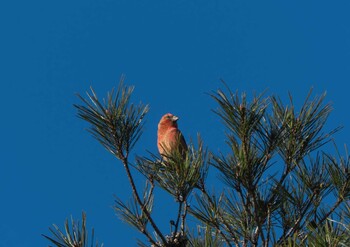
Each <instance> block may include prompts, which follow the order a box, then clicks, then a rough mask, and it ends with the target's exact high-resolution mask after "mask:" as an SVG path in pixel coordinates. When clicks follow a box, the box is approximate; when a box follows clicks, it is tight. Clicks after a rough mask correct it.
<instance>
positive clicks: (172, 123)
mask: <svg viewBox="0 0 350 247" xmlns="http://www.w3.org/2000/svg"><path fill="white" fill-rule="evenodd" d="M178 120H179V118H178V117H177V116H175V115H173V114H171V113H167V114H165V115H164V116H163V117H162V118H161V119H160V121H159V124H158V133H157V134H158V140H157V145H158V151H159V153H160V155H161V156H162V158H163V159H165V160H167V158H168V157H169V156H172V155H176V154H180V155H181V156H182V158H185V157H186V153H187V144H186V141H185V138H184V136H183V135H182V133H181V131H180V130H179V129H178V126H177V121H178Z"/></svg>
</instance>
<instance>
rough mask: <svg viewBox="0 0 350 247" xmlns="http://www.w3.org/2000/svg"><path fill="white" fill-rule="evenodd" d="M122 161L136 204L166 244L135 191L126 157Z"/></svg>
mask: <svg viewBox="0 0 350 247" xmlns="http://www.w3.org/2000/svg"><path fill="white" fill-rule="evenodd" d="M122 162H123V165H124V168H125V170H126V174H127V176H128V179H129V182H130V184H131V188H132V192H133V194H134V197H135V198H136V200H137V202H138V204H139V205H140V207H141V210H142V212H143V213H144V214H145V215H146V217H147V219H148V221H149V222H150V223H151V225H152V227H153V229H154V230H155V232H156V233H157V234H158V236H159V237H160V238H161V239H162V241H163V243H164V244H166V243H167V241H166V239H165V237H164V236H163V234H162V232H161V231H160V230H159V228H158V226H157V225H156V224H155V222H154V221H153V219H152V217H151V215H150V213H149V212H148V210H147V208H146V205H145V204H144V203H143V202H142V200H141V198H140V196H139V194H138V192H137V189H136V186H135V182H134V179H133V177H132V175H131V172H130V168H129V164H128V160H127V158H126V157H123V159H122ZM157 245H158V246H159V244H157Z"/></svg>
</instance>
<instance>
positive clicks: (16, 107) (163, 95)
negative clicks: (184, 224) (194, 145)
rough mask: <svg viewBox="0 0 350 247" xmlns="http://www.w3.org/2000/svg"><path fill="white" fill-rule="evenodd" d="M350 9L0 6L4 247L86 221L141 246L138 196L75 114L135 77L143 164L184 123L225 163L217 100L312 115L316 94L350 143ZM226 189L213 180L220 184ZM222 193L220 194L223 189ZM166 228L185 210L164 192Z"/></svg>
mask: <svg viewBox="0 0 350 247" xmlns="http://www.w3.org/2000/svg"><path fill="white" fill-rule="evenodd" d="M349 11H350V2H349V1H336V2H332V3H331V2H329V1H233V0H221V1H218V0H213V1H208V0H194V1H183V0H177V1H170V0H155V1H133V0H119V1H112V0H108V1H107V0H104V1H102V0H101V1H97V0H95V1H92V0H84V1H82V0H77V1H65V0H63V1H21V0H17V1H3V2H2V3H0V35H1V36H0V37H1V38H0V82H1V85H2V96H1V98H0V101H1V115H2V117H1V119H2V121H1V124H0V126H1V128H0V130H1V142H0V145H1V148H0V154H1V155H0V196H1V206H0V208H1V210H0V218H1V221H0V247H12V246H14V247H17V246H18V247H19V246H21V247H26V246H47V244H48V242H47V241H46V240H45V239H43V238H42V237H41V236H40V234H42V233H44V234H48V233H49V232H48V227H49V226H51V224H52V223H56V224H58V225H59V226H62V225H63V222H64V220H65V219H66V218H67V217H70V215H73V217H74V218H80V215H81V211H82V210H84V211H85V212H86V213H87V217H88V227H89V228H91V227H94V228H95V233H96V236H97V238H98V239H99V241H100V242H104V243H105V246H106V247H107V246H135V244H134V243H135V238H136V237H140V235H139V234H138V233H137V232H136V231H134V230H133V229H131V228H129V227H128V226H127V225H125V224H124V223H122V222H120V221H119V220H118V219H117V217H116V216H115V215H114V212H113V210H112V205H113V195H114V194H115V195H117V196H119V197H121V198H124V199H127V198H129V195H130V193H131V191H130V189H129V187H128V184H127V180H126V177H125V174H124V170H123V169H122V166H121V164H120V163H119V162H118V161H117V160H116V159H114V158H113V157H112V156H111V155H110V154H109V153H108V152H107V151H105V150H104V149H103V148H102V146H100V145H99V144H98V143H97V142H96V141H95V140H94V139H93V138H92V137H91V136H90V135H89V134H88V133H87V132H86V131H85V130H84V129H85V128H87V127H88V125H87V124H86V123H84V122H83V121H81V120H79V119H78V118H77V117H76V110H75V109H74V108H73V106H72V104H74V103H79V101H78V99H77V98H76V96H75V94H76V93H81V94H83V93H84V92H85V91H86V90H88V89H89V87H90V86H92V87H93V88H94V89H95V90H96V91H97V93H98V95H100V97H103V96H104V95H105V94H106V92H107V91H108V90H110V89H111V88H112V87H116V86H117V85H118V81H119V78H120V76H121V75H122V74H125V75H126V83H127V84H129V85H135V87H136V89H135V93H134V95H133V100H134V102H136V103H138V102H140V101H142V102H144V103H148V104H149V105H150V113H149V114H148V116H147V123H146V125H145V133H144V135H143V136H142V138H141V140H140V142H139V143H138V144H137V146H136V148H135V152H134V153H135V154H136V153H137V154H139V155H142V154H146V151H145V150H150V151H152V152H156V150H157V149H156V128H157V123H158V121H159V119H160V117H161V116H162V115H163V114H164V113H167V112H172V113H174V114H176V115H178V116H179V117H180V122H179V125H180V128H181V130H182V132H183V133H184V135H185V137H186V139H188V140H189V139H190V138H194V139H195V138H196V134H197V133H198V132H199V133H201V135H202V137H203V139H204V141H205V142H206V144H207V145H208V146H209V148H210V149H211V150H213V151H218V150H219V149H221V150H223V149H224V148H225V146H224V139H223V138H224V130H223V127H222V125H221V124H220V121H219V120H218V119H217V118H216V116H215V115H214V114H213V113H212V112H211V109H213V108H215V107H216V105H215V103H214V102H213V100H212V99H211V98H210V97H209V96H208V95H207V94H206V93H207V92H211V91H212V90H216V89H218V88H219V87H222V84H221V83H220V79H224V80H225V81H226V83H227V84H228V85H229V86H230V87H231V89H232V90H236V89H237V90H239V91H246V92H247V93H248V94H249V95H252V94H253V93H254V92H256V93H260V92H262V91H263V90H265V89H268V91H267V94H278V95H280V96H281V97H282V98H286V97H287V93H288V91H289V92H291V93H292V94H293V95H294V98H295V100H296V102H300V101H302V100H303V99H304V97H305V96H306V95H307V92H308V91H309V89H310V88H311V87H313V88H314V92H315V93H316V94H320V93H322V92H324V91H327V100H328V101H330V102H332V103H333V107H334V111H333V113H332V114H331V118H330V120H329V124H328V126H329V127H330V128H332V127H333V128H334V127H337V126H338V125H343V126H344V129H343V130H342V132H340V133H339V134H337V135H336V140H337V143H338V145H339V146H340V147H342V146H343V145H344V143H346V142H348V136H349V134H350V118H349V110H348V105H349V89H350V86H349V82H350V73H349V71H350V28H349V23H350V15H349ZM209 182H213V181H209ZM213 184H214V183H213ZM157 198H158V199H156V203H158V204H157V205H158V208H157V211H158V214H157V217H156V220H158V221H162V222H164V219H166V222H164V223H163V224H162V227H163V228H164V229H167V227H168V219H169V220H170V218H171V217H172V216H171V215H168V211H171V210H170V209H171V208H172V204H173V201H172V200H171V199H169V198H167V197H166V196H165V195H164V193H162V192H160V191H158V197H157Z"/></svg>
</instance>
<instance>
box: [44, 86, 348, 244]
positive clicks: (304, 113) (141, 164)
mask: <svg viewBox="0 0 350 247" xmlns="http://www.w3.org/2000/svg"><path fill="white" fill-rule="evenodd" d="M133 89H134V88H133V87H128V86H125V85H124V83H123V80H121V82H120V84H119V87H118V90H117V91H116V92H114V91H113V90H112V91H111V92H110V93H109V94H108V95H107V98H106V99H105V100H102V101H100V100H99V99H98V98H97V95H96V93H95V92H94V91H93V89H91V92H90V93H87V98H84V97H82V96H80V95H79V96H78V97H79V98H80V100H81V102H82V104H80V105H79V104H78V105H75V107H76V108H77V110H78V116H79V117H80V118H81V119H83V120H85V121H87V122H88V123H89V124H90V129H89V131H90V132H91V134H92V135H93V136H94V137H95V138H96V139H97V140H98V141H99V142H100V143H101V144H102V145H103V147H104V148H105V149H106V150H107V151H109V152H110V153H112V154H113V155H114V156H115V157H116V158H117V159H118V160H119V161H120V163H121V164H122V165H123V167H124V169H125V174H126V176H127V177H128V180H129V183H130V186H131V189H132V195H131V198H132V199H131V200H130V201H128V202H125V201H123V200H121V199H120V198H116V201H115V207H114V209H115V211H116V212H117V214H118V215H119V217H120V218H121V219H122V220H123V221H125V222H126V223H127V224H129V225H130V226H132V227H134V228H136V229H137V230H138V231H139V232H140V234H142V235H144V237H145V239H146V242H144V243H143V242H141V241H139V242H138V245H139V246H157V247H161V246H164V247H165V246H166V247H172V246H193V247H199V246H243V247H244V246H350V221H349V220H350V207H349V205H348V201H349V197H350V181H349V176H350V162H349V156H348V155H347V154H346V155H345V157H344V156H343V155H341V154H340V151H338V149H337V148H336V154H335V155H333V154H331V153H330V152H327V150H328V149H329V148H327V150H325V148H324V145H325V144H328V143H329V142H330V143H331V144H332V143H333V145H334V147H336V145H335V144H334V142H333V134H334V133H336V132H337V131H339V129H340V128H335V129H334V130H331V131H326V130H325V124H326V122H327V119H328V117H329V114H330V113H331V111H332V107H331V105H330V104H325V103H324V101H325V94H322V95H321V96H315V97H313V98H312V93H311V92H310V93H309V95H308V96H307V97H306V99H305V102H304V104H303V105H302V106H301V107H300V109H298V108H297V107H296V106H295V105H294V103H293V98H292V96H291V95H289V99H290V100H289V102H288V104H284V103H283V102H282V100H281V99H280V98H278V97H276V96H264V95H263V94H261V95H258V96H254V97H252V100H248V97H247V96H246V94H245V93H238V92H232V91H231V90H230V89H229V88H228V87H227V86H226V85H225V89H224V90H217V91H215V92H212V93H211V94H210V96H211V98H212V99H213V100H214V101H215V102H216V103H217V104H218V107H217V109H215V110H214V114H216V116H217V117H218V118H220V119H221V121H222V123H223V125H224V127H225V129H226V140H225V141H224V142H225V143H226V145H227V147H228V150H229V152H228V153H215V152H210V151H208V150H207V148H206V147H205V145H204V143H203V141H202V140H201V138H200V136H198V141H197V145H195V144H193V143H190V144H189V148H188V151H187V155H186V158H185V159H184V158H183V156H182V155H180V154H171V155H170V157H168V158H167V159H166V160H164V159H162V158H161V157H160V155H159V154H147V155H146V156H137V158H135V160H133V161H132V160H130V155H129V154H130V153H131V151H132V150H133V147H134V145H135V143H136V142H137V141H138V140H139V138H140V137H141V134H142V131H143V127H144V123H145V121H144V119H145V116H146V115H147V113H148V111H149V107H148V106H147V105H143V104H139V105H135V104H132V103H131V95H132V92H133ZM209 167H212V168H213V169H210V171H211V172H215V171H217V172H218V173H219V175H220V176H219V178H218V179H220V180H221V181H222V182H223V184H224V185H225V188H224V189H223V191H221V192H220V193H215V192H213V191H211V190H209V189H208V188H212V187H213V185H212V184H208V182H207V181H206V177H207V174H208V172H209ZM135 173H141V174H142V175H143V176H144V177H145V186H144V188H142V189H140V188H137V186H136V185H135V181H134V175H133V174H135ZM155 187H160V188H162V189H164V190H165V191H166V192H167V193H168V194H169V196H171V197H173V198H174V203H176V204H177V208H178V209H177V212H176V215H177V217H176V218H175V219H174V220H172V221H171V225H172V230H171V232H166V231H164V230H162V229H160V227H159V225H158V224H157V222H155V220H154V215H155V214H156V212H153V211H152V209H153V206H154V205H153V204H154V197H155V196H156V195H155V193H154V188H155ZM191 198H192V200H191V205H190V204H189V200H190V199H191ZM189 218H192V219H196V220H197V222H198V225H197V227H196V228H194V229H192V228H191V227H190V226H189V225H188V224H187V222H188V219H189ZM71 225H72V226H71V228H70V227H69V224H68V221H66V224H65V229H66V230H65V233H64V232H63V231H61V230H60V229H59V228H58V227H57V226H55V228H54V229H50V230H51V232H52V234H53V236H52V237H49V236H45V237H46V238H48V239H49V240H50V241H51V242H52V244H54V245H55V246H67V247H73V246H74V247H78V246H79V247H83V246H88V243H87V232H86V229H85V227H86V218H85V214H83V219H82V226H81V227H80V226H79V225H78V224H77V223H76V222H74V221H72V223H71ZM92 235H93V233H92ZM91 246H99V245H98V243H94V241H93V236H92V243H91ZM101 246H102V245H101Z"/></svg>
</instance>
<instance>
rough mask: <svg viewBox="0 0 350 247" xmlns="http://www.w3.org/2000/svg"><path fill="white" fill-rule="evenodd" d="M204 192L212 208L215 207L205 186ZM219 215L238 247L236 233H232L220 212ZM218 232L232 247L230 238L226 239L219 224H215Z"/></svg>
mask: <svg viewBox="0 0 350 247" xmlns="http://www.w3.org/2000/svg"><path fill="white" fill-rule="evenodd" d="M202 192H203V194H204V195H205V196H206V197H207V199H208V201H209V203H210V204H211V206H213V205H214V202H213V200H212V199H211V197H210V196H209V194H208V192H207V191H206V189H205V187H204V186H203V188H202ZM217 213H218V214H219V218H220V220H221V221H222V223H223V224H224V226H225V227H226V228H227V229H228V231H229V233H230V234H231V236H232V238H233V241H234V243H235V245H236V246H238V241H237V239H236V237H235V235H234V233H233V232H232V230H231V228H230V227H229V224H227V222H226V220H225V219H224V217H223V216H222V215H221V213H220V211H218V212H217ZM215 226H216V228H217V230H218V231H219V233H220V235H221V236H222V237H223V239H224V240H225V241H226V243H227V244H228V246H230V247H232V244H231V242H230V241H229V240H228V238H227V237H226V235H225V234H224V233H223V232H222V231H221V229H220V226H219V224H217V223H216V224H215Z"/></svg>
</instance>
